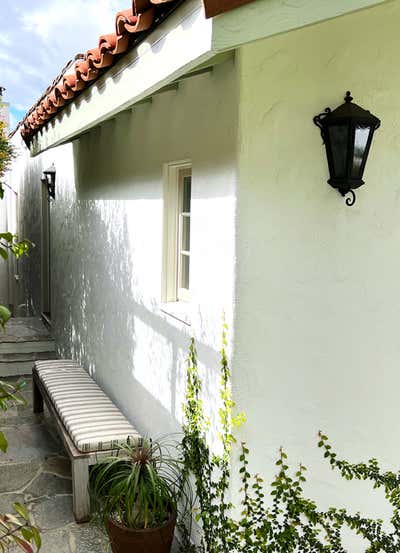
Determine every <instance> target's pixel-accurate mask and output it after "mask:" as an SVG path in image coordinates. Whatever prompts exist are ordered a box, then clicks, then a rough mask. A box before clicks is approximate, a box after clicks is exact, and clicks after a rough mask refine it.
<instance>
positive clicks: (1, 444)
mask: <svg viewBox="0 0 400 553" xmlns="http://www.w3.org/2000/svg"><path fill="white" fill-rule="evenodd" d="M7 448H8V441H7V438H6V437H5V436H4V433H3V432H0V450H1V451H2V452H3V453H6V451H7Z"/></svg>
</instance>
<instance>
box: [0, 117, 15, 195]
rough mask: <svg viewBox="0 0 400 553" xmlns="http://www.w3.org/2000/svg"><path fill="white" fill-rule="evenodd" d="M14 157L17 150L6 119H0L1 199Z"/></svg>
mask: <svg viewBox="0 0 400 553" xmlns="http://www.w3.org/2000/svg"><path fill="white" fill-rule="evenodd" d="M14 157H15V151H14V148H13V147H12V144H10V141H9V140H8V137H7V134H6V125H5V123H4V121H0V199H2V198H3V196H4V188H3V178H4V175H5V173H6V171H7V170H8V169H9V167H10V163H11V161H12V160H13V158H14Z"/></svg>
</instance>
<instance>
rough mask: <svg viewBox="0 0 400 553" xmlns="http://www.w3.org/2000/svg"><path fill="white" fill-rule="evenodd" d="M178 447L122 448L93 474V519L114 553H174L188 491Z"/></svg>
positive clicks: (142, 444) (145, 444)
mask: <svg viewBox="0 0 400 553" xmlns="http://www.w3.org/2000/svg"><path fill="white" fill-rule="evenodd" d="M176 457H177V451H176V449H175V447H174V450H173V452H172V451H171V446H168V445H166V444H163V443H161V442H160V441H151V440H147V439H146V440H142V441H140V442H137V441H136V442H134V443H130V442H127V443H125V444H123V445H121V446H120V447H119V449H118V452H117V454H116V455H114V456H111V457H107V458H105V459H102V460H100V461H99V462H98V463H97V464H96V465H95V466H94V467H93V469H92V472H91V489H92V493H93V496H94V500H95V513H96V515H97V518H99V519H100V521H101V523H102V525H103V526H104V527H105V528H106V530H107V532H108V536H109V539H110V543H111V549H112V551H113V553H125V552H126V553H132V552H133V551H134V552H135V553H170V551H171V546H172V542H173V537H174V530H175V525H176V518H177V509H178V502H179V499H180V497H181V493H182V489H184V487H185V486H184V483H183V476H182V470H181V468H182V464H181V460H180V459H179V458H176Z"/></svg>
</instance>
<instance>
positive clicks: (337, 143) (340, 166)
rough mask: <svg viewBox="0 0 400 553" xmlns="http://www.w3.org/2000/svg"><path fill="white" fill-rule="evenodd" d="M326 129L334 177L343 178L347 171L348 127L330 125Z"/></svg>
mask: <svg viewBox="0 0 400 553" xmlns="http://www.w3.org/2000/svg"><path fill="white" fill-rule="evenodd" d="M328 128H329V137H330V143H331V151H332V161H333V169H334V172H335V176H336V177H345V176H346V171H347V145H348V143H349V127H348V126H347V125H331V126H330V127H328Z"/></svg>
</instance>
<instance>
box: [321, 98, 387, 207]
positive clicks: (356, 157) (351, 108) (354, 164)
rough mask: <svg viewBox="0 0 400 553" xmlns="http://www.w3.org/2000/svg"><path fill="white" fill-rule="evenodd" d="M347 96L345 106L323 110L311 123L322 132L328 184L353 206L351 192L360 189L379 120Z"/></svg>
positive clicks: (354, 199) (353, 198)
mask: <svg viewBox="0 0 400 553" xmlns="http://www.w3.org/2000/svg"><path fill="white" fill-rule="evenodd" d="M352 100H353V98H352V97H351V94H350V92H347V93H346V97H345V103H344V104H342V105H341V106H339V107H338V108H336V109H334V110H333V111H332V110H331V109H330V108H326V109H325V111H324V112H323V113H320V114H319V115H316V116H315V117H314V123H315V124H316V125H317V127H319V128H320V129H321V136H322V140H323V142H324V144H325V148H326V155H327V158H328V167H329V174H330V179H329V180H328V183H329V184H330V185H331V186H333V188H337V190H338V191H339V192H340V193H341V195H342V196H345V195H346V194H348V193H350V194H351V197H350V198H347V199H346V204H347V205H354V203H355V201H356V195H355V193H354V189H355V188H358V187H360V186H362V185H363V184H364V181H363V180H362V177H363V174H364V169H365V164H366V162H367V158H368V153H369V149H370V147H371V142H372V138H373V135H374V132H375V131H376V129H377V128H378V127H379V126H380V124H381V122H380V120H379V119H378V118H377V117H375V116H374V115H372V114H371V113H370V112H369V111H367V110H365V109H363V108H361V107H360V106H358V105H357V104H353V103H352Z"/></svg>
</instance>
